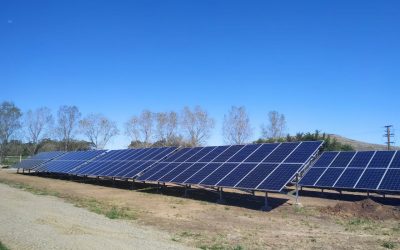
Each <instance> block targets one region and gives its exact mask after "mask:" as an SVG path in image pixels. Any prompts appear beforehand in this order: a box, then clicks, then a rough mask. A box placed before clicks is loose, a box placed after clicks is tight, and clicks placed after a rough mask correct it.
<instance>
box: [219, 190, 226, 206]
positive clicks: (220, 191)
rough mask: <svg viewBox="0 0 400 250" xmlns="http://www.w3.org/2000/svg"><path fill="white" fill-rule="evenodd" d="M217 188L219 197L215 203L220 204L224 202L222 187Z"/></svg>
mask: <svg viewBox="0 0 400 250" xmlns="http://www.w3.org/2000/svg"><path fill="white" fill-rule="evenodd" d="M218 190H219V199H218V201H217V203H219V204H222V203H224V202H225V201H224V197H223V192H224V190H223V189H222V187H220V188H218Z"/></svg>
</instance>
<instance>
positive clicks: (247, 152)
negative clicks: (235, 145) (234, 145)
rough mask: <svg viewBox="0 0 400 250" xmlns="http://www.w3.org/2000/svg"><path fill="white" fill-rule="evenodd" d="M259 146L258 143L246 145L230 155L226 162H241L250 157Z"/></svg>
mask: <svg viewBox="0 0 400 250" xmlns="http://www.w3.org/2000/svg"><path fill="white" fill-rule="evenodd" d="M260 146H261V145H260V144H251V145H246V146H245V147H244V148H242V150H240V151H239V152H238V153H237V154H235V155H234V156H232V157H231V158H230V159H229V160H228V162H242V161H244V160H246V159H247V158H248V157H250V156H251V155H252V154H253V153H254V152H255V151H256V150H257V149H258V148H259V147H260Z"/></svg>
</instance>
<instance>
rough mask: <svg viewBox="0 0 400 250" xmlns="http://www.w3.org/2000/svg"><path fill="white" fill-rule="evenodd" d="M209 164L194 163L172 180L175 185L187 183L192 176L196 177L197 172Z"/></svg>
mask: <svg viewBox="0 0 400 250" xmlns="http://www.w3.org/2000/svg"><path fill="white" fill-rule="evenodd" d="M206 164H207V163H203V162H202V163H194V164H193V165H191V166H190V167H188V168H187V169H186V170H185V171H183V172H182V173H180V174H179V175H177V176H176V177H175V178H173V179H172V180H171V182H173V183H185V181H186V180H187V179H189V178H190V177H191V176H192V175H194V174H195V173H196V172H197V171H199V170H200V169H202V168H203V167H204V166H205V165H206Z"/></svg>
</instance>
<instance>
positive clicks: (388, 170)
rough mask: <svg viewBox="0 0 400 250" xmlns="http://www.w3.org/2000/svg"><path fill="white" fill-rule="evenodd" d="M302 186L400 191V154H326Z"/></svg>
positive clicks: (394, 152) (367, 152) (308, 174)
mask: <svg viewBox="0 0 400 250" xmlns="http://www.w3.org/2000/svg"><path fill="white" fill-rule="evenodd" d="M299 184H300V185H301V186H307V187H318V188H335V189H355V190H368V191H375V190H376V191H400V152H399V151H362V152H361V151H359V152H324V153H323V154H322V155H321V156H320V157H319V158H318V160H317V161H316V162H315V163H314V164H313V165H312V166H311V168H310V169H309V170H308V171H307V173H306V174H305V175H304V177H303V178H302V179H301V180H300V182H299Z"/></svg>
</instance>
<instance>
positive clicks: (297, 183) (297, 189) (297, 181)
mask: <svg viewBox="0 0 400 250" xmlns="http://www.w3.org/2000/svg"><path fill="white" fill-rule="evenodd" d="M296 205H300V203H299V173H297V174H296Z"/></svg>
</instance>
